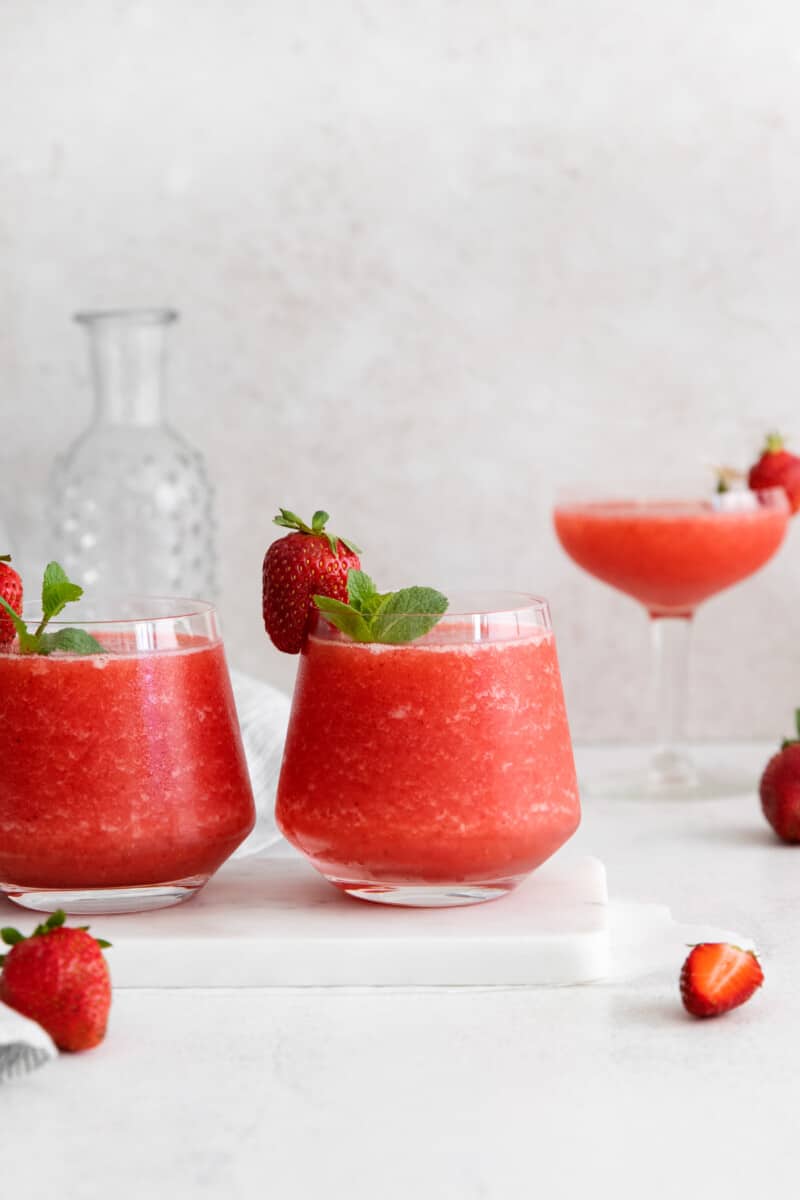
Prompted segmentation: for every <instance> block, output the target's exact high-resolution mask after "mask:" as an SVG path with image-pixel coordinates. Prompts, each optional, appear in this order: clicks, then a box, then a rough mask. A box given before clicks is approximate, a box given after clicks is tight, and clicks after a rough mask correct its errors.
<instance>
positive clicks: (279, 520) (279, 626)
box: [262, 508, 361, 654]
mask: <svg viewBox="0 0 800 1200" xmlns="http://www.w3.org/2000/svg"><path fill="white" fill-rule="evenodd" d="M329 519H330V518H329V516H328V514H327V513H326V512H323V511H322V510H321V509H319V510H318V511H317V512H315V513H314V516H313V517H312V518H311V524H310V525H307V524H306V522H305V521H303V520H302V519H301V518H300V517H298V516H297V515H296V514H295V513H293V512H290V511H289V509H287V508H282V509H281V510H280V512H279V515H278V516H277V517H275V518H274V523H275V524H276V525H280V526H281V527H282V528H284V529H290V530H291V531H292V532H291V533H288V534H286V535H285V536H284V537H282V538H278V540H277V541H275V542H273V543H272V545H271V546H270V547H269V549H268V550H267V552H266V554H265V555H264V566H263V569H262V611H263V616H264V628H265V629H266V631H267V633H268V634H269V636H270V638H271V639H272V642H273V644H274V645H275V646H276V647H277V649H278V650H282V651H283V652H284V654H299V653H300V650H301V648H302V645H303V642H304V641H305V638H306V634H307V633H308V627H309V622H310V620H311V618H312V616H313V614H314V611H315V605H314V599H313V597H314V595H323V596H329V597H331V598H332V599H334V600H339V601H341V602H342V603H346V602H347V574H348V571H352V570H355V571H357V570H359V569H360V567H361V562H360V559H359V557H358V556H359V553H360V551H359V548H358V546H356V545H355V543H354V542H351V541H350V540H349V539H348V538H343V537H340V536H338V535H335V534H332V533H329V532H328V530H327V528H326V526H327V523H328V520H329Z"/></svg>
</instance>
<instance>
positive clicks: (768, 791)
mask: <svg viewBox="0 0 800 1200" xmlns="http://www.w3.org/2000/svg"><path fill="white" fill-rule="evenodd" d="M795 723H796V725H797V732H798V735H800V708H799V709H797V710H796V711H795ZM759 794H760V796H761V807H762V809H763V810H764V816H765V817H766V818H767V820H768V821H769V823H770V825H771V826H772V828H773V829H774V830H775V832H776V833H777V835H778V837H780V838H783V840H784V841H785V842H800V741H797V740H795V741H790V740H789V739H788V738H787V739H786V740H785V741H784V743H783V745H782V746H781V748H780V750H779V751H778V753H777V754H773V756H772V758H771V759H770V760H769V762H768V763H767V765H766V767H765V768H764V774H763V775H762V776H761V784H760V786H759Z"/></svg>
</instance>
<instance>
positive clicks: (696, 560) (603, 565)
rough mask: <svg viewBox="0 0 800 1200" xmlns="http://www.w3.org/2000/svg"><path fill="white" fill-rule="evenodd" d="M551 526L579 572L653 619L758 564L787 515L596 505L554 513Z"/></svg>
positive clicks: (684, 609) (681, 610)
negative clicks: (630, 598) (612, 589)
mask: <svg viewBox="0 0 800 1200" xmlns="http://www.w3.org/2000/svg"><path fill="white" fill-rule="evenodd" d="M554 520H555V528H556V533H557V534H558V538H559V541H560V542H561V545H562V546H563V547H564V549H565V550H566V552H567V554H569V556H570V557H571V558H572V559H574V561H575V562H576V563H578V565H579V566H581V567H583V568H584V570H586V571H589V572H590V574H592V575H594V576H596V577H597V578H598V579H602V580H604V581H605V582H606V583H609V584H611V585H612V587H615V588H619V590H620V591H622V592H627V593H628V595H629V596H633V597H634V599H636V600H639V601H640V602H641V603H642V604H644V605H645V606H646V607H647V608H648V609H649V610H650V612H651V613H652V614H653V615H654V616H688V615H690V614H691V612H692V611H693V610H694V609H695V608H696V607H697V605H698V604H700V603H701V602H702V601H703V600H707V599H708V597H709V596H713V595H714V594H715V593H716V592H720V591H722V590H723V588H727V587H730V586H731V585H732V584H734V583H738V582H739V581H740V580H742V579H746V578H747V577H748V575H752V574H753V573H754V572H755V571H757V570H758V569H759V568H760V567H763V566H764V564H765V563H766V562H767V561H768V560H769V559H770V558H771V557H772V555H773V554H774V553H775V551H776V550H777V549H778V547H779V546H780V544H781V542H782V541H783V538H784V535H785V533H786V528H787V525H788V522H789V510H788V507H784V506H781V507H770V506H766V505H765V506H763V507H760V506H755V507H753V508H747V509H741V510H737V509H735V508H733V509H731V510H730V511H720V510H718V509H715V508H714V506H713V505H712V504H711V503H710V502H705V501H698V502H696V503H688V502H687V503H667V502H655V501H653V502H647V503H635V502H633V501H631V502H613V503H599V502H598V503H587V504H575V505H564V506H561V507H558V508H556V510H555V515H554Z"/></svg>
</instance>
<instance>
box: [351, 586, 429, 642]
mask: <svg viewBox="0 0 800 1200" xmlns="http://www.w3.org/2000/svg"><path fill="white" fill-rule="evenodd" d="M447 603H448V601H447V597H446V596H444V595H442V593H441V592H437V591H436V590H435V588H424V587H410V588H402V589H401V590H400V591H399V592H391V593H390V594H389V595H388V596H386V598H385V599H384V600H383V602H382V604H381V606H380V608H378V610H377V612H375V614H374V615H373V617H372V620H371V622H370V633H371V635H372V638H371V640H372V641H374V642H384V643H388V644H390V645H402V644H403V643H404V642H413V641H414V640H415V639H416V638H419V637H422V635H423V634H425V633H428V631H429V630H431V629H433V627H434V625H436V624H437V623H438V622H439V620H440V618H441V617H442V616H443V615H444V613H445V612H446V611H447Z"/></svg>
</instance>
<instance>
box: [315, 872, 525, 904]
mask: <svg viewBox="0 0 800 1200" xmlns="http://www.w3.org/2000/svg"><path fill="white" fill-rule="evenodd" d="M325 878H326V879H327V880H328V882H329V883H332V884H334V885H335V886H336V887H337V888H339V889H340V890H341V891H343V892H346V893H347V895H348V896H355V897H356V899H357V900H369V901H370V902H371V903H372V904H394V905H399V906H402V907H405V908H459V907H461V906H462V905H465V904H484V903H485V902H486V901H487V900H499V899H500V898H501V897H502V896H507V895H508V893H509V892H512V891H513V890H514V888H515V887H516V886H517V884H518V883H519V882H520V880H519V879H502V880H498V881H497V882H493V883H449V884H448V883H435V884H425V883H402V884H394V883H358V882H356V881H353V880H344V879H334V878H332V877H331V876H330V875H326V876H325Z"/></svg>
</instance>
